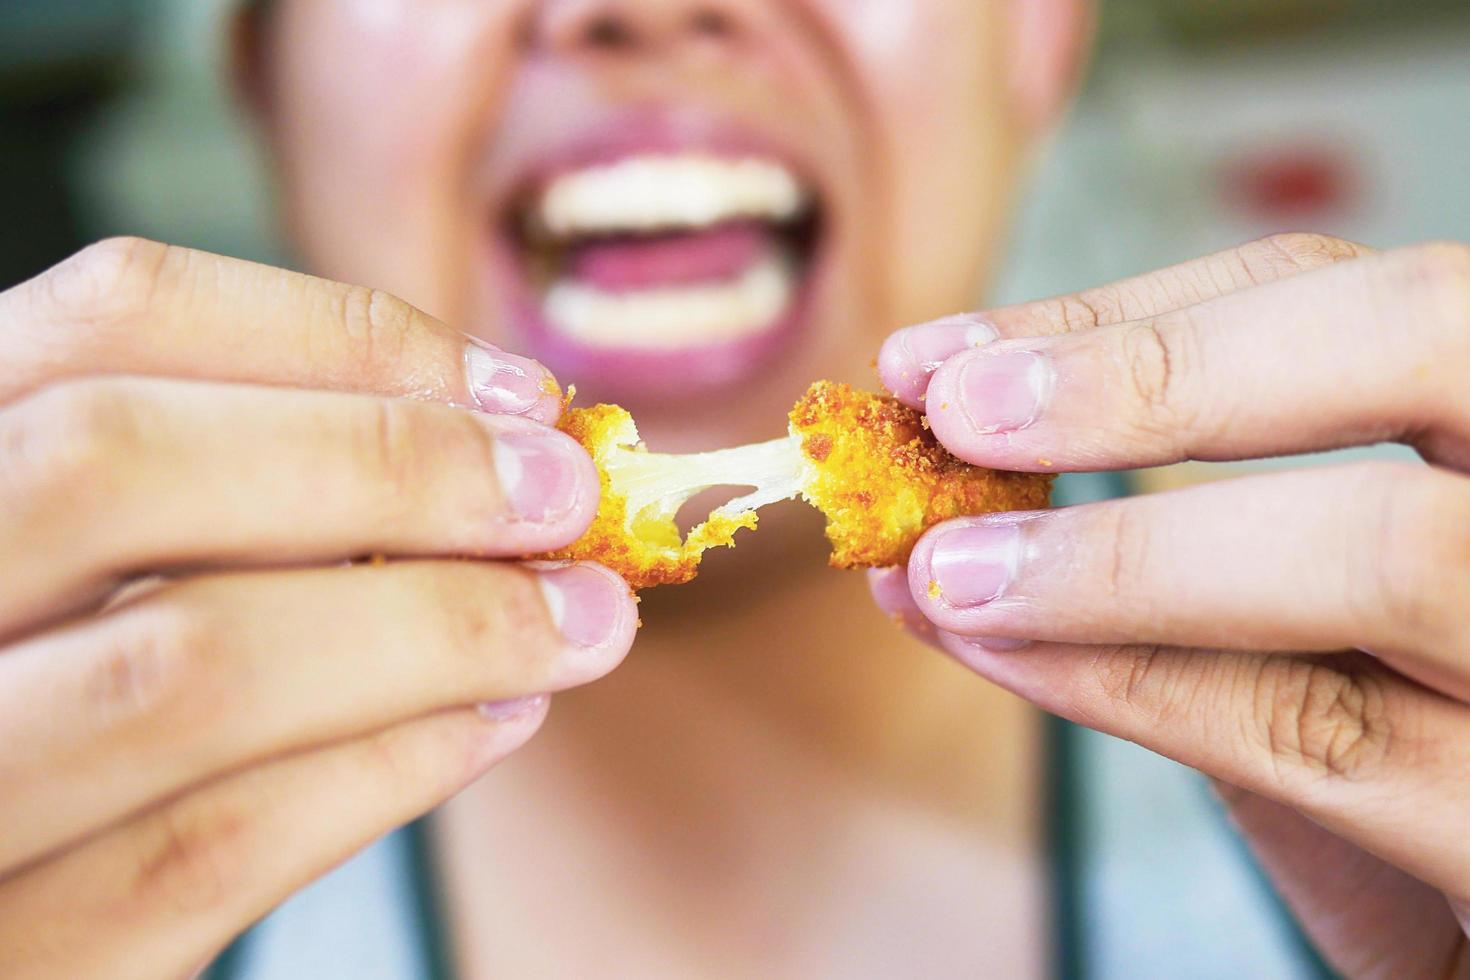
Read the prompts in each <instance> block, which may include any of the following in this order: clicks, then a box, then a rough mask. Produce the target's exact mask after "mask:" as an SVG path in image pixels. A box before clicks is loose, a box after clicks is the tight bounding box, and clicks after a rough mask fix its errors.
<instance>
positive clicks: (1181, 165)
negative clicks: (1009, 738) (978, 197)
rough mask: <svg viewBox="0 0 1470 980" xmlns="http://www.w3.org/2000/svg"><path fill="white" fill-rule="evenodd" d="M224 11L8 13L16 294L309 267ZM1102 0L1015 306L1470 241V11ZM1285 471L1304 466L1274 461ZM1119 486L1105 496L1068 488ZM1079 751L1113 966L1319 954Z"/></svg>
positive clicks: (213, 0)
mask: <svg viewBox="0 0 1470 980" xmlns="http://www.w3.org/2000/svg"><path fill="white" fill-rule="evenodd" d="M223 6H224V5H223V4H222V3H221V2H220V0H3V2H0V229H3V232H0V288H3V287H5V286H7V285H10V284H11V283H14V282H16V281H19V280H20V279H23V278H25V277H27V276H29V275H31V274H33V273H35V272H37V271H39V270H41V269H43V268H45V267H46V266H48V265H49V264H51V263H53V262H55V261H56V260H58V259H60V258H61V257H63V256H65V255H66V254H68V253H70V252H72V251H74V250H75V249H77V248H78V247H80V246H81V245H82V244H84V243H86V242H88V241H90V240H93V239H96V238H98V237H101V236H104V235H108V234H114V233H129V234H140V235H146V236H150V237H155V238H160V239H165V240H168V241H171V242H176V243H179V244H185V245H192V246H196V247H200V248H205V249H209V250H213V251H219V252H224V253H229V254H233V255H241V256H246V257H251V258H257V259H263V260H268V261H276V262H283V261H285V256H284V255H283V253H282V250H281V249H280V247H279V245H278V243H277V242H276V240H275V239H274V238H273V236H272V234H271V231H270V220H269V219H270V210H269V205H268V188H267V187H266V186H265V184H264V182H263V180H262V177H261V174H260V172H259V170H258V168H257V167H256V166H255V161H254V159H253V154H252V150H251V146H250V144H249V141H248V139H247V138H246V134H245V133H243V132H242V130H241V129H240V128H239V126H238V123H237V121H236V120H235V119H234V118H233V117H232V115H231V113H230V111H229V100H228V97H227V93H226V92H225V91H224V88H223V86H222V85H221V84H220V73H219V57H218V54H219V48H220V41H219V38H220V32H219V27H218V22H219V16H220V11H221V9H222V8H223ZM1102 8H1103V9H1102V19H1101V39H1100V44H1099V46H1098V49H1097V55H1096V58H1095V61H1094V65H1093V68H1092V72H1091V76H1090V80H1089V83H1088V85H1087V88H1086V91H1085V92H1084V94H1083V96H1082V98H1081V100H1080V101H1079V103H1078V105H1077V107H1076V109H1075V111H1074V112H1073V114H1072V117H1071V119H1070V122H1069V124H1068V125H1067V126H1066V128H1065V129H1064V130H1063V131H1062V132H1061V133H1059V134H1058V136H1057V137H1056V140H1055V146H1054V147H1053V151H1052V152H1051V153H1050V154H1049V155H1048V156H1047V157H1046V158H1045V160H1044V162H1043V163H1042V165H1041V167H1040V170H1039V173H1038V175H1037V179H1036V182H1035V186H1034V188H1033V193H1032V194H1031V197H1030V199H1029V203H1028V205H1027V207H1026V209H1025V212H1024V214H1023V215H1022V220H1021V223H1020V226H1019V229H1018V234H1017V247H1016V248H1015V250H1014V251H1013V253H1012V255H1011V257H1010V260H1009V263H1008V266H1007V268H1006V270H1005V273H1004V275H1003V277H1002V279H1001V282H1000V284H999V288H998V295H997V296H996V297H994V299H995V300H997V301H1010V300H1017V299H1023V298H1034V297H1038V296H1043V295H1049V294H1054V293H1057V292H1062V291H1070V290H1074V289H1077V288H1080V287H1083V286H1088V285H1093V284H1096V283H1099V282H1103V281H1106V280H1110V279H1115V278H1118V277H1121V276H1124V275H1129V274H1132V273H1136V272H1140V271H1143V270H1145V269H1148V268H1152V267H1156V266H1160V265H1165V264H1169V263H1172V262H1175V261H1178V260H1180V259H1182V258H1186V257H1190V256H1194V255H1198V254H1202V253H1205V252H1208V251H1212V250H1214V249H1217V248H1220V247H1224V246H1227V245H1231V244H1235V243H1238V242H1241V241H1244V240H1247V239H1250V238H1254V237H1257V236H1259V235H1262V234H1265V233H1269V232H1272V231H1278V230H1286V229H1296V230H1303V229H1310V230H1314V231H1322V232H1329V233H1332V234H1336V235H1339V236H1343V237H1346V238H1351V239H1355V240H1360V241H1364V242H1367V243H1370V244H1373V245H1375V246H1380V247H1388V246H1394V245H1400V244H1405V243H1409V242H1413V241H1418V240H1424V239H1429V238H1455V239H1460V240H1462V241H1470V190H1467V187H1466V184H1467V182H1470V165H1467V162H1466V161H1467V160H1470V4H1467V3H1466V2H1465V0H1230V2H1218V0H1104V2H1103V3H1102ZM1360 452H1363V451H1360ZM1366 452H1370V453H1376V454H1380V455H1381V454H1391V453H1393V452H1395V450H1393V449H1374V450H1367V451H1366ZM1293 462H1298V461H1293ZM1265 465H1280V464H1279V463H1278V464H1270V463H1264V464H1250V467H1251V468H1258V467H1260V466H1265ZM1242 468H1244V467H1242V466H1237V465H1231V466H1219V465H1209V466H1207V465H1203V464H1186V465H1183V466H1178V467H1170V468H1168V469H1167V470H1161V471H1156V472H1148V473H1143V474H1135V475H1132V476H1131V477H1129V479H1130V481H1131V483H1132V488H1133V489H1144V490H1152V489H1160V488H1164V487H1168V486H1176V485H1180V484H1183V483H1188V482H1192V481H1196V480H1201V479H1213V478H1217V477H1218V476H1220V475H1224V474H1229V473H1233V472H1238V471H1239V470H1240V469H1242ZM1117 486H1118V484H1117V483H1116V481H1114V482H1113V483H1112V484H1108V483H1106V482H1098V481H1094V482H1093V483H1087V482H1081V481H1079V482H1074V483H1073V484H1071V485H1070V486H1069V488H1068V490H1067V493H1068V495H1069V497H1070V499H1073V500H1076V499H1083V498H1086V497H1088V496H1097V495H1101V494H1105V493H1109V492H1116V489H1117ZM1069 745H1070V747H1069V748H1068V749H1067V750H1066V751H1067V758H1066V760H1065V761H1066V762H1067V764H1068V765H1069V766H1071V767H1073V768H1074V769H1075V771H1076V772H1078V773H1080V774H1081V776H1082V779H1081V783H1080V789H1078V790H1077V791H1076V792H1075V794H1074V795H1072V796H1069V797H1068V799H1067V800H1066V801H1065V802H1066V806H1067V808H1068V812H1069V813H1070V814H1071V815H1072V816H1073V817H1074V818H1075V819H1073V820H1071V821H1070V822H1068V823H1067V825H1066V827H1065V828H1064V829H1063V831H1062V832H1061V836H1060V837H1059V844H1060V846H1063V847H1066V848H1071V849H1073V850H1075V852H1076V853H1078V854H1080V855H1082V857H1081V859H1080V861H1079V862H1078V864H1077V866H1076V867H1077V870H1076V880H1075V881H1072V882H1070V883H1068V887H1070V888H1072V889H1073V890H1074V895H1073V898H1074V901H1073V903H1072V905H1071V906H1070V908H1071V914H1072V915H1074V916H1076V917H1078V918H1079V919H1085V920H1087V923H1088V926H1089V927H1079V929H1078V932H1079V934H1080V935H1082V936H1083V938H1082V940H1081V941H1082V942H1085V943H1091V944H1093V945H1094V947H1096V948H1090V949H1089V950H1088V952H1089V955H1090V958H1091V959H1092V960H1093V961H1094V962H1096V963H1099V964H1101V967H1102V968H1101V969H1099V970H1098V971H1097V972H1098V974H1099V975H1105V976H1137V975H1140V974H1138V973H1136V972H1135V971H1136V968H1137V965H1138V964H1139V963H1146V962H1148V960H1149V956H1150V951H1151V950H1153V949H1155V948H1164V947H1165V946H1167V945H1169V944H1171V943H1177V942H1178V937H1179V935H1181V934H1188V935H1189V936H1190V937H1191V939H1190V942H1191V943H1192V944H1193V945H1196V946H1197V947H1198V948H1199V961H1200V964H1201V970H1202V972H1200V973H1198V974H1196V975H1198V976H1209V975H1212V974H1211V973H1210V970H1209V964H1210V963H1211V962H1212V959H1211V950H1212V948H1213V949H1215V950H1217V951H1219V952H1220V954H1221V955H1220V956H1219V957H1218V960H1214V961H1213V962H1220V963H1230V964H1232V967H1231V969H1232V974H1233V975H1235V976H1239V975H1242V973H1241V972H1240V971H1241V965H1242V963H1243V962H1244V963H1247V964H1248V963H1249V960H1250V955H1251V954H1250V948H1251V946H1252V944H1255V945H1257V946H1259V947H1261V948H1262V949H1266V948H1268V947H1271V946H1274V945H1279V944H1294V943H1296V942H1297V941H1298V940H1297V939H1296V938H1295V936H1294V935H1292V934H1291V933H1290V931H1289V930H1288V929H1286V928H1285V927H1284V926H1283V925H1282V924H1281V922H1280V920H1279V919H1276V918H1274V917H1273V915H1272V913H1271V911H1270V906H1271V900H1270V898H1269V893H1268V892H1267V891H1266V890H1265V888H1264V886H1263V885H1262V883H1261V882H1260V881H1259V879H1257V878H1254V877H1253V872H1251V870H1250V867H1249V865H1248V864H1247V863H1246V862H1240V861H1235V862H1231V861H1222V860H1214V859H1213V858H1216V857H1219V856H1220V855H1221V854H1222V853H1223V852H1226V851H1229V850H1231V849H1233V848H1236V847H1237V846H1238V845H1237V844H1236V843H1235V842H1234V840H1233V838H1232V837H1231V836H1230V835H1229V834H1228V832H1226V831H1224V829H1223V825H1222V824H1221V823H1220V821H1219V820H1218V819H1213V818H1211V814H1213V803H1212V802H1211V800H1210V798H1209V796H1208V794H1207V791H1206V790H1205V788H1204V786H1203V784H1202V782H1201V781H1200V780H1198V779H1196V778H1193V777H1192V775H1190V774H1187V773H1184V772H1182V771H1180V772H1178V773H1175V774H1172V775H1168V776H1167V777H1166V778H1160V776H1161V772H1160V771H1161V770H1165V769H1170V768H1173V767H1172V764H1171V763H1168V762H1166V761H1163V760H1160V759H1157V758H1155V757H1153V756H1151V755H1149V754H1147V753H1145V752H1142V751H1141V750H1138V749H1136V748H1135V747H1133V746H1131V745H1127V744H1124V743H1119V742H1116V741H1114V740H1111V739H1107V738H1104V737H1101V736H1094V735H1091V734H1084V733H1073V737H1072V739H1071V742H1070V743H1069ZM1102 786H1107V787H1109V789H1110V792H1108V793H1106V794H1104V793H1100V792H1098V791H1097V790H1098V788H1099V787H1102ZM1222 869H1224V870H1222ZM1229 869H1238V871H1237V870H1229ZM1141 906H1148V907H1150V908H1152V909H1153V910H1154V914H1153V915H1152V916H1150V917H1149V918H1148V920H1147V921H1148V922H1149V923H1150V925H1149V926H1147V927H1146V928H1138V927H1137V926H1136V925H1135V926H1133V927H1130V928H1126V929H1118V928H1106V925H1107V920H1108V919H1109V917H1110V916H1114V915H1126V916H1127V917H1128V919H1129V921H1132V922H1136V921H1137V916H1136V914H1135V912H1136V910H1137V909H1138V908H1139V907H1141ZM1122 910H1128V911H1126V912H1125V911H1122ZM1120 921H1121V920H1120ZM1091 925H1098V926H1102V928H1096V929H1094V928H1090V926H1091ZM1263 962H1264V961H1263ZM1222 975H1223V974H1222ZM1244 975H1251V976H1267V975H1268V972H1266V971H1265V968H1264V967H1263V968H1262V972H1253V971H1250V970H1249V969H1247V970H1246V972H1245V974H1244Z"/></svg>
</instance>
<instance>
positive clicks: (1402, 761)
mask: <svg viewBox="0 0 1470 980" xmlns="http://www.w3.org/2000/svg"><path fill="white" fill-rule="evenodd" d="M951 652H953V653H954V654H955V656H957V657H958V658H959V659H961V660H962V661H963V662H964V663H966V664H968V665H969V666H970V667H971V668H972V669H974V670H976V671H977V672H979V673H980V674H982V675H983V676H985V677H987V678H989V679H990V680H992V681H994V682H995V683H997V684H999V685H1000V686H1002V687H1004V688H1006V689H1008V690H1010V691H1012V692H1013V693H1015V694H1018V695H1019V696H1021V697H1023V698H1026V699H1027V700H1029V701H1031V702H1033V703H1034V704H1036V705H1038V706H1040V707H1042V708H1044V709H1045V710H1047V711H1050V712H1053V713H1055V714H1059V715H1061V716H1062V717H1064V718H1067V719H1069V720H1071V721H1074V722H1077V723H1078V724H1082V725H1086V726H1087V727H1089V728H1094V729H1097V730H1098V731H1102V732H1106V733H1108V734H1110V735H1115V736H1117V737H1119V738H1125V739H1128V740H1129V741H1133V742H1137V743H1139V744H1140V745H1143V746H1145V747H1146V748H1149V749H1152V750H1153V751H1155V752H1158V753H1160V754H1161V755H1165V756H1168V757H1169V758H1171V759H1175V760H1176V761H1179V762H1182V763H1184V764H1185V765H1188V766H1191V767H1193V768H1196V769H1199V770H1202V771H1203V772H1206V773H1208V774H1210V775H1212V776H1215V777H1217V778H1219V779H1222V780H1224V781H1226V782H1228V783H1231V784H1233V785H1236V786H1240V787H1242V788H1244V789H1247V790H1250V791H1251V792H1255V793H1259V794H1261V795H1262V796H1265V797H1267V798H1269V799H1273V800H1276V801H1278V802H1281V803H1284V804H1287V805H1289V806H1291V807H1293V808H1295V809H1297V810H1300V811H1301V812H1302V813H1304V814H1305V815H1306V816H1308V817H1310V818H1311V819H1312V820H1314V821H1316V822H1317V823H1319V824H1320V825H1322V826H1323V827H1325V828H1327V829H1328V830H1330V831H1331V832H1333V833H1335V834H1337V835H1339V836H1340V837H1343V838H1344V839H1346V840H1348V841H1351V842H1352V843H1354V844H1356V845H1358V846H1360V847H1362V848H1363V849H1364V850H1366V851H1368V852H1370V853H1372V854H1375V855H1377V856H1378V857H1380V858H1382V859H1383V860H1385V861H1387V862H1388V863H1390V864H1392V865H1394V866H1396V867H1399V868H1402V869H1403V870H1404V871H1406V872H1408V873H1409V874H1410V875H1412V876H1414V877H1415V878H1418V879H1420V880H1421V881H1425V882H1428V883H1429V884H1431V885H1433V886H1434V887H1436V888H1439V889H1441V890H1443V891H1446V892H1448V893H1450V894H1455V895H1463V894H1465V893H1466V889H1467V888H1470V852H1467V851H1466V849H1465V847H1464V846H1463V845H1464V827H1465V818H1464V814H1465V806H1466V794H1465V792H1464V791H1463V789H1462V787H1463V785H1464V772H1465V767H1466V765H1467V764H1470V708H1467V707H1466V706H1465V705H1462V704H1460V703H1458V702H1454V701H1451V700H1449V699H1447V698H1444V697H1441V696H1440V695H1437V694H1435V693H1433V692H1431V691H1428V690H1426V689H1424V688H1422V687H1419V686H1418V685H1416V684H1413V683H1412V682H1409V681H1406V680H1404V679H1403V678H1402V677H1399V676H1398V675H1396V674H1394V673H1393V672H1392V671H1390V670H1388V669H1387V668H1385V667H1384V666H1382V665H1381V664H1379V663H1377V662H1376V661H1375V660H1373V659H1372V658H1371V657H1368V656H1366V655H1362V654H1352V655H1346V654H1345V655H1338V656H1313V657H1302V656H1262V655H1260V654H1252V653H1242V652H1238V651H1211V650H1200V649H1180V648H1167V647H1157V646H1121V647H1077V646H1066V645H1062V644H1055V643H1038V644H1033V645H1032V646H1030V647H1028V648H1027V649H1025V650H1022V651H1020V652H1016V653H995V652H991V651H987V650H984V649H983V648H981V647H979V646H975V645H972V644H959V643H956V644H953V645H952V646H951Z"/></svg>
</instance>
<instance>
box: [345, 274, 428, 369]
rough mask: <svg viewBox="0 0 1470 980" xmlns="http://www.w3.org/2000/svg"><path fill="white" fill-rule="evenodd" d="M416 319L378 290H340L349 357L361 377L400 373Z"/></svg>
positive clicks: (412, 311)
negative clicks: (341, 291)
mask: <svg viewBox="0 0 1470 980" xmlns="http://www.w3.org/2000/svg"><path fill="white" fill-rule="evenodd" d="M417 315H418V313H417V311H416V310H415V309H414V308H413V307H412V306H411V305H409V304H408V303H406V302H404V301H403V300H401V299H399V298H398V297H396V296H393V295H391V294H389V293H386V292H384V291H383V290H381V289H370V288H368V287H366V286H346V287H343V293H342V300H341V325H342V330H343V333H344V334H345V336H346V337H347V341H348V349H349V356H350V357H351V358H353V360H354V361H355V367H356V368H357V369H358V371H359V372H360V373H361V374H362V375H363V376H364V377H369V378H373V377H381V376H383V375H385V374H388V373H391V372H394V371H398V370H401V369H402V364H403V357H404V353H405V351H406V350H407V349H408V346H409V338H410V336H411V335H412V332H413V329H414V322H415V319H416V317H417Z"/></svg>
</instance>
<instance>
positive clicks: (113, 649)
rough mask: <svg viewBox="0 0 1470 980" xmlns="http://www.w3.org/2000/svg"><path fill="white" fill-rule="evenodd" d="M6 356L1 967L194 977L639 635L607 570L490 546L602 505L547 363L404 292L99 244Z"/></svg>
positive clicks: (4, 333) (8, 344) (42, 290)
mask: <svg viewBox="0 0 1470 980" xmlns="http://www.w3.org/2000/svg"><path fill="white" fill-rule="evenodd" d="M0 364H3V365H4V368H3V371H0V827H3V828H4V832H3V834H0V964H3V969H0V972H3V973H4V975H5V976H6V977H30V976H46V977H57V976H74V977H83V976H108V977H134V976H135V977H150V978H152V977H161V976H186V975H189V974H190V973H191V972H192V971H194V970H195V969H197V968H198V967H199V966H200V965H201V964H203V963H204V962H206V961H207V960H208V959H209V958H210V957H211V956H212V955H213V954H214V953H215V952H216V951H217V950H219V949H220V948H221V947H222V946H223V945H224V944H225V943H226V942H228V941H229V940H230V939H231V938H232V937H233V936H234V935H235V934H237V933H238V932H239V931H241V930H242V929H244V928H245V927H246V926H247V925H249V924H250V923H251V922H252V921H254V920H255V919H256V918H258V917H259V916H260V915H262V914H263V913H264V912H266V911H267V910H268V909H269V908H271V907H272V906H273V905H275V904H277V903H278V902H280V901H281V900H282V899H284V898H285V897H286V896H287V895H288V894H289V893H290V892H292V891H293V890H295V889H297V888H299V887H300V886H302V885H303V884H305V883H307V882H308V881H310V880H311V879H313V878H315V877H317V876H318V875H320V874H321V873H323V872H324V871H326V870H328V869H329V868H330V867H332V866H333V865H334V864H336V863H338V862H340V861H341V860H343V859H345V858H346V857H347V856H349V855H350V854H351V853H352V852H353V851H355V850H357V849H358V848H360V847H362V846H364V845H365V844H367V843H368V842H370V841H371V840H372V839H373V838H375V837H377V836H379V835H381V834H383V833H385V832H387V831H388V830H390V829H392V828H393V827H394V826H396V825H398V824H401V823H403V822H406V821H408V820H410V819H412V818H414V817H415V816H417V815H419V814H421V813H423V812H424V811H426V810H428V809H430V808H432V807H433V806H435V805H437V804H438V803H439V802H441V801H442V800H444V799H445V798H447V797H448V796H450V795H452V794H453V793H455V792H456V791H457V790H458V789H460V788H461V787H462V786H464V785H465V784H466V783H467V782H469V781H470V780H472V779H474V778H475V777H476V776H478V775H479V774H481V773H483V772H484V771H485V770H486V769H488V768H489V767H490V766H492V765H493V764H494V763H496V762H497V761H499V760H500V759H502V758H504V757H505V756H506V755H507V754H509V753H510V752H512V751H513V750H515V749H516V748H518V747H519V746H520V745H521V744H522V743H524V742H525V741H526V740H527V739H528V738H529V737H530V736H531V735H532V734H533V733H534V732H535V731H536V729H537V728H538V727H539V725H540V723H541V721H542V719H543V718H544V716H545V712H546V706H547V699H546V695H547V694H548V692H552V691H556V690H561V689H563V688H566V687H569V686H572V685H577V684H582V683H585V682H587V681H590V680H592V679H594V678H596V677H599V676H601V675H602V674H604V673H606V672H607V671H609V670H611V669H612V668H613V667H614V666H615V665H616V664H617V663H618V662H619V660H620V659H621V658H622V656H623V655H624V653H625V652H626V651H627V649H628V646H629V644H630V643H631V641H632V636H633V631H634V627H635V623H636V612H635V609H634V606H633V603H632V599H631V597H630V594H629V592H628V589H627V587H626V586H625V585H624V584H623V583H622V582H621V580H619V579H617V578H616V577H615V576H613V575H612V574H611V573H609V572H607V571H605V570H603V569H600V568H598V567H596V566H592V565H556V566H553V565H548V564H545V563H532V564H529V565H527V564H519V563H514V562H506V561H496V560H493V559H498V558H506V557H511V556H515V555H521V554H526V553H536V552H541V551H545V550H549V549H553V548H557V547H561V546H564V545H566V544H568V543H569V542H571V541H572V540H574V539H575V538H576V537H577V536H578V535H579V534H580V533H581V532H582V530H583V529H584V528H585V527H586V526H587V524H588V522H589V521H590V520H591V517H592V514H593V512H594V511H595V509H596V505H597V493H598V482H597V476H596V472H595V470H594V469H593V467H592V464H591V461H590V460H589V459H588V458H587V456H586V454H585V453H584V452H583V451H582V450H581V448H580V447H578V446H577V445H576V443H575V442H573V441H572V440H571V439H570V438H568V437H566V436H565V435H563V434H561V433H560V432H557V431H556V430H554V429H552V428H550V427H549V426H548V424H547V423H551V422H554V421H555V420H556V417H557V414H558V413H559V411H560V400H559V397H558V395H557V393H556V389H555V385H554V383H551V382H550V379H549V376H548V375H547V374H546V373H545V371H544V369H542V368H541V367H540V366H539V365H536V364H535V363H533V362H531V361H527V360H526V359H524V358H519V357H516V356H514V355H509V354H504V353H502V352H499V351H496V350H494V349H493V348H489V347H486V346H484V345H480V344H477V343H473V342H469V341H467V340H466V338H464V337H463V336H461V335H459V334H457V333H455V332H454V331H452V330H450V329H448V328H447V327H445V326H444V325H443V324H441V323H438V322H436V321H434V320H433V319H431V318H430V317H428V316H426V315H424V314H423V313H420V312H418V311H417V310H414V309H413V308H412V307H410V306H408V305H407V304H405V303H403V302H401V301H399V300H396V299H394V298H392V297H390V296H386V295H384V294H382V293H378V292H374V291H371V290H366V289H361V288H356V287H351V286H344V285H340V284H337V283H331V282H326V281H324V280H320V279H313V278H310V277H307V276H303V275H298V274H295V273H289V272H284V271H282V270H279V269H272V268H268V267H265V266H260V265H255V264H251V263H245V262H238V261H234V260H230V259H224V258H220V257H217V256H212V255H206V254H203V253H198V252H192V251H189V250H186V249H178V248H168V247H165V246H162V245H158V244H155V243H151V242H143V241H135V240H116V241H109V242H105V243H102V244H101V245H98V246H94V247H93V248H90V249H88V250H86V251H85V252H83V253H81V254H79V255H78V256H76V257H74V258H72V259H70V260H68V261H67V262H65V263H63V264H62V265H60V266H58V267H57V268H56V269H53V270H51V271H50V272H47V273H45V274H43V275H42V276H40V277H38V278H37V279H34V280H32V281H30V282H28V283H25V284H22V285H20V286H17V287H15V288H14V289H12V290H10V291H8V292H5V293H3V294H0ZM368 555H381V556H384V557H385V559H386V560H382V561H379V560H375V561H373V562H371V563H367V564H362V563H359V564H353V563H351V560H352V559H354V558H360V557H364V556H368ZM450 559H454V560H450ZM466 559H467V560H466Z"/></svg>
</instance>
